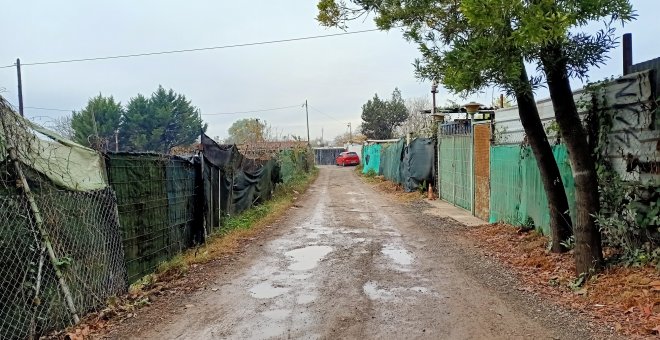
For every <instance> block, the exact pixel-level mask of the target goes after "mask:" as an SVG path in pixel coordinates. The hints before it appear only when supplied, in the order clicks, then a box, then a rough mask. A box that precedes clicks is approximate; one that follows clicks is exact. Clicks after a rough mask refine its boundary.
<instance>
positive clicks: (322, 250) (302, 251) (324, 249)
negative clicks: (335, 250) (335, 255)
mask: <svg viewBox="0 0 660 340" xmlns="http://www.w3.org/2000/svg"><path fill="white" fill-rule="evenodd" d="M331 251H332V247H330V246H309V247H304V248H298V249H294V250H290V251H287V252H286V253H284V254H285V255H286V256H288V257H290V258H291V260H292V262H291V264H290V265H289V269H291V270H310V269H314V268H315V267H316V266H317V265H318V264H319V262H320V261H321V260H322V259H323V258H324V257H325V256H326V255H328V254H329V253H330V252H331Z"/></svg>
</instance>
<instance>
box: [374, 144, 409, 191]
mask: <svg viewBox="0 0 660 340" xmlns="http://www.w3.org/2000/svg"><path fill="white" fill-rule="evenodd" d="M404 147H405V141H404V140H403V139H400V140H399V141H398V142H396V143H393V144H387V145H385V146H383V149H382V150H381V154H380V171H379V174H381V175H383V176H385V178H386V179H387V180H389V181H391V182H394V183H397V184H402V183H403V180H402V176H401V172H402V168H403V148H404Z"/></svg>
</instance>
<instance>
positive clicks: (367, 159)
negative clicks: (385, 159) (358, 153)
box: [362, 144, 382, 174]
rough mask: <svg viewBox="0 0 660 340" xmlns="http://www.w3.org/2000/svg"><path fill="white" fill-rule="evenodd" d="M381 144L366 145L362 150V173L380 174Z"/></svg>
mask: <svg viewBox="0 0 660 340" xmlns="http://www.w3.org/2000/svg"><path fill="white" fill-rule="evenodd" d="M381 148H382V147H381V146H380V144H371V145H365V146H364V147H363V148H362V173H363V174H367V173H369V172H370V171H371V172H373V173H375V174H379V171H380V150H381Z"/></svg>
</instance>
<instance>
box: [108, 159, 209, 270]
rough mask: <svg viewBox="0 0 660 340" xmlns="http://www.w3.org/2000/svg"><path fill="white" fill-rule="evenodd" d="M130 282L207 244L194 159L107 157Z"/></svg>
mask: <svg viewBox="0 0 660 340" xmlns="http://www.w3.org/2000/svg"><path fill="white" fill-rule="evenodd" d="M106 158H107V161H106V164H107V169H108V180H109V182H110V185H111V186H112V188H113V189H114V190H115V193H116V195H117V207H118V211H119V220H120V225H121V232H122V241H123V246H124V253H125V262H126V270H127V272H128V280H129V282H135V281H136V280H137V279H139V278H140V277H142V276H144V275H146V274H149V273H151V272H153V271H154V270H155V269H156V267H157V266H158V265H159V264H160V263H161V262H164V261H167V260H169V259H171V258H172V257H174V256H175V255H176V254H178V253H180V252H181V251H183V250H185V249H187V248H189V247H191V246H193V245H194V244H198V243H201V242H202V237H203V229H202V217H203V215H202V213H203V210H202V209H200V208H201V206H200V205H199V204H197V203H199V202H200V201H199V199H200V198H201V196H202V195H203V194H202V192H201V187H200V186H199V184H198V181H197V179H196V178H197V176H198V173H199V172H198V170H197V169H196V166H195V164H194V163H193V162H191V161H189V160H186V159H184V158H180V157H175V156H166V155H158V154H131V153H110V154H107V155H106Z"/></svg>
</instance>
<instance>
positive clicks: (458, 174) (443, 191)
mask: <svg viewBox="0 0 660 340" xmlns="http://www.w3.org/2000/svg"><path fill="white" fill-rule="evenodd" d="M438 141H439V147H438V159H439V163H440V171H439V173H440V197H441V198H442V199H444V200H446V201H449V202H451V203H453V204H455V205H457V206H459V207H461V208H464V209H467V210H472V129H471V126H470V125H469V124H465V123H462V122H461V123H449V124H443V125H440V126H439V127H438Z"/></svg>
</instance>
